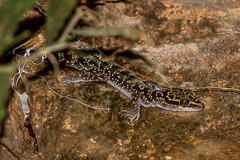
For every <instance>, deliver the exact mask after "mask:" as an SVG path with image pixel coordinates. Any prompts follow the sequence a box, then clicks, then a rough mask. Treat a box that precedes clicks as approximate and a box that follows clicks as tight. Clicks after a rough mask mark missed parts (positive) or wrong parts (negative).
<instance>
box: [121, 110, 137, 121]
mask: <svg viewBox="0 0 240 160" xmlns="http://www.w3.org/2000/svg"><path fill="white" fill-rule="evenodd" d="M139 111H140V109H139V108H135V109H132V110H130V111H128V110H121V113H122V116H124V117H131V120H130V122H132V121H133V120H135V121H137V120H138V118H139V116H140V113H139Z"/></svg>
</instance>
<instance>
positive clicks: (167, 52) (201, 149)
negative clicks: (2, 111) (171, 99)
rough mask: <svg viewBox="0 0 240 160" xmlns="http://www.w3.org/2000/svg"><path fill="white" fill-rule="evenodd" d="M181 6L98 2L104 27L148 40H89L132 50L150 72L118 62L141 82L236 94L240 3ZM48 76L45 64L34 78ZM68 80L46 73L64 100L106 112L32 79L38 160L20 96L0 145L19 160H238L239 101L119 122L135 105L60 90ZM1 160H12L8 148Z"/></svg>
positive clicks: (231, 98)
mask: <svg viewBox="0 0 240 160" xmlns="http://www.w3.org/2000/svg"><path fill="white" fill-rule="evenodd" d="M182 1H184V0H182ZM178 2H180V0H179V1H178ZM184 2H185V3H174V2H173V1H167V0H166V1H158V0H155V1H154V0H153V1H131V2H128V3H126V2H116V3H107V2H106V1H99V2H96V4H98V3H101V5H97V6H96V7H95V10H96V11H97V12H99V15H100V17H101V18H102V20H101V21H100V24H99V26H112V25H117V24H119V25H130V26H137V27H138V28H139V29H140V30H141V31H143V32H145V33H146V35H147V37H148V38H143V39H140V40H137V41H133V40H130V39H126V38H122V37H107V38H106V37H104V38H103V37H100V38H95V37H94V38H88V39H87V40H88V41H90V42H91V44H92V45H93V46H95V47H101V48H103V50H113V49H116V48H123V47H127V48H128V49H129V50H128V52H127V53H130V52H131V53H134V54H137V55H141V56H143V57H144V58H145V59H146V60H147V61H148V62H150V64H148V63H146V61H145V60H143V59H134V58H133V59H132V58H129V57H127V56H126V53H125V54H124V53H123V54H122V53H119V54H117V55H116V59H117V60H116V62H117V63H119V64H121V65H122V66H123V67H124V68H127V69H130V70H132V71H134V72H135V73H136V74H137V75H139V76H140V77H142V78H150V79H153V80H154V81H156V82H158V83H160V84H163V85H167V86H172V87H173V86H174V87H191V88H195V87H207V86H211V87H219V88H221V87H224V88H238V89H239V88H240V73H239V68H240V47H239V46H240V41H239V39H240V34H239V31H240V22H239V17H240V8H239V2H238V1H230V0H227V1H226V3H225V4H224V3H223V1H217V2H218V3H217V4H216V5H213V4H212V3H211V2H210V0H208V1H205V3H204V4H203V0H202V1H201V0H198V2H199V3H198V4H192V1H191V0H188V1H184ZM195 2H196V1H195ZM40 37H41V36H40ZM153 42H154V43H153ZM33 43H37V40H36V41H35V42H33ZM43 68H46V65H44V64H43V65H40V66H34V65H33V66H30V69H31V70H30V71H31V72H34V73H37V72H39V71H41V70H42V69H43ZM69 72H73V71H72V70H69V69H66V68H65V69H62V73H61V76H56V75H54V74H53V72H52V71H51V69H50V70H47V71H44V72H41V74H40V75H41V76H44V77H45V78H46V79H47V81H48V83H49V85H50V86H51V87H52V88H53V89H54V90H55V91H57V92H58V93H61V95H64V96H66V95H67V96H69V97H72V98H76V99H78V100H80V101H82V102H85V103H87V104H88V105H91V106H94V107H99V108H110V111H109V112H107V111H104V110H94V109H91V108H88V107H86V106H84V105H81V104H79V103H77V102H75V101H72V100H69V99H66V98H65V97H60V96H58V95H56V94H54V93H53V92H52V91H51V90H49V88H48V86H47V85H46V83H45V81H44V80H43V79H42V78H40V77H34V78H29V95H30V96H31V97H30V102H29V104H30V106H31V118H32V123H33V129H34V132H35V134H36V139H37V143H38V152H36V151H35V153H34V144H33V143H34V140H33V139H32V138H31V137H29V136H27V133H28V132H27V130H26V128H24V126H23V123H24V121H23V120H22V117H23V116H22V115H21V106H20V104H19V100H18V98H16V97H17V96H16V95H15V94H13V98H12V100H11V102H10V103H9V108H8V111H9V116H8V118H7V119H6V123H5V125H4V127H5V129H4V135H3V136H2V137H1V142H4V143H5V144H6V145H7V146H9V148H11V150H12V151H13V152H14V153H16V154H17V155H19V157H22V158H25V159H87V158H88V159H99V158H102V159H167V160H169V159H240V133H239V126H240V116H239V115H240V95H239V93H235V92H222V91H201V92H197V95H198V96H199V97H200V99H201V100H202V101H203V102H204V103H205V106H206V107H205V110H204V111H203V112H199V113H186V112H169V111H165V110H162V109H159V108H141V116H140V119H139V120H138V121H137V122H134V123H129V122H128V119H126V118H123V117H120V110H122V109H131V107H132V106H131V101H130V100H128V99H127V98H126V97H125V96H123V95H122V94H121V93H120V92H119V91H117V90H115V89H114V88H112V87H111V86H109V85H108V84H103V83H76V84H62V83H60V79H61V77H62V76H63V75H66V73H69ZM75 73H77V72H76V71H75ZM4 153H5V154H4ZM0 154H1V155H2V154H4V155H11V154H9V153H8V152H7V151H6V148H4V147H3V146H0ZM11 156H12V155H11ZM5 157H8V156H5ZM6 159H7V158H6Z"/></svg>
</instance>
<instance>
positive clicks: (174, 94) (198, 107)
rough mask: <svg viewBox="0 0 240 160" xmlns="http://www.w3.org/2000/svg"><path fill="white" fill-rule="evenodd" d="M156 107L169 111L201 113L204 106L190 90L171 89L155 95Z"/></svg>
mask: <svg viewBox="0 0 240 160" xmlns="http://www.w3.org/2000/svg"><path fill="white" fill-rule="evenodd" d="M157 95H158V96H157V97H158V99H159V103H158V102H157V103H156V105H157V106H158V107H160V108H164V109H167V110H171V111H203V109H204V104H203V103H202V102H201V101H200V100H198V99H197V98H196V97H195V95H194V93H193V91H192V90H190V89H178V88H171V89H167V90H165V91H162V92H159V94H157Z"/></svg>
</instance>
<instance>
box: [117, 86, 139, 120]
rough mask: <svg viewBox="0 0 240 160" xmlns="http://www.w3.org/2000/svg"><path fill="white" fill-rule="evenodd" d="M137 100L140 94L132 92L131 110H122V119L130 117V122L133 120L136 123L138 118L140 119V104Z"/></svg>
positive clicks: (135, 91)
mask: <svg viewBox="0 0 240 160" xmlns="http://www.w3.org/2000/svg"><path fill="white" fill-rule="evenodd" d="M139 98H140V92H139V91H137V90H133V92H132V99H133V109H132V110H129V111H128V110H122V111H121V113H122V116H124V117H130V118H131V120H130V122H132V121H133V120H135V121H137V120H138V118H139V117H140V103H139Z"/></svg>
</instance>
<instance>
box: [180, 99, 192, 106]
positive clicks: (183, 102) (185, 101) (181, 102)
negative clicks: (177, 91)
mask: <svg viewBox="0 0 240 160" xmlns="http://www.w3.org/2000/svg"><path fill="white" fill-rule="evenodd" d="M189 102H190V101H189V99H188V98H186V97H182V98H181V99H180V102H179V103H180V105H181V106H183V107H185V106H188V105H189Z"/></svg>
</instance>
